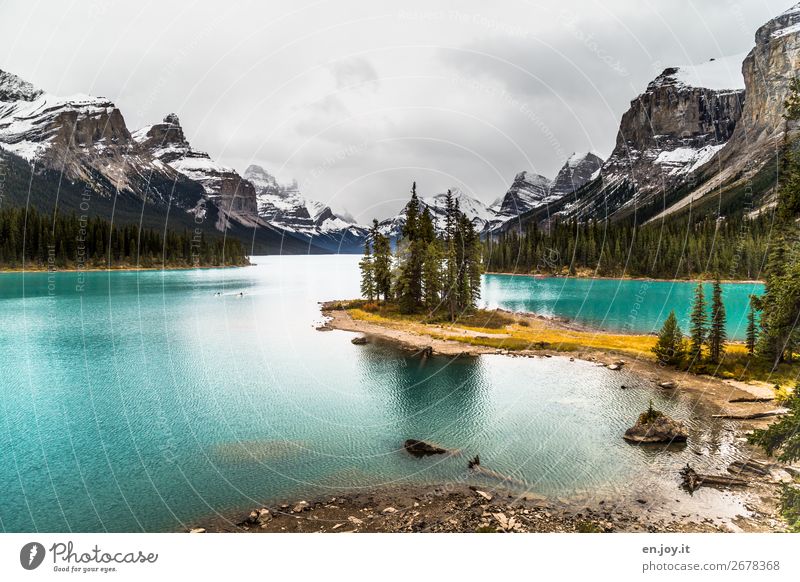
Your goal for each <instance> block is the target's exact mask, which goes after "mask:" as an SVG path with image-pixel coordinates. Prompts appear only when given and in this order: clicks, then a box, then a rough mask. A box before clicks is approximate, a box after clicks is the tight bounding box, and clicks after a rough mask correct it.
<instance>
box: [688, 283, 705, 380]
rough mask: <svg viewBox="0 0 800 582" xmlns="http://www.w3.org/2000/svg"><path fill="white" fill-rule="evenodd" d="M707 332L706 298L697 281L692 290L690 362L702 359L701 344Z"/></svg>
mask: <svg viewBox="0 0 800 582" xmlns="http://www.w3.org/2000/svg"><path fill="white" fill-rule="evenodd" d="M707 333H708V317H707V315H706V299H705V294H704V293H703V284H702V283H698V284H697V287H695V290H694V302H693V303H692V314H691V319H690V328H689V359H690V363H693V364H698V363H700V361H701V360H702V359H703V344H704V343H705V341H706V335H707Z"/></svg>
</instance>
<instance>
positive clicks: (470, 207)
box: [378, 187, 503, 239]
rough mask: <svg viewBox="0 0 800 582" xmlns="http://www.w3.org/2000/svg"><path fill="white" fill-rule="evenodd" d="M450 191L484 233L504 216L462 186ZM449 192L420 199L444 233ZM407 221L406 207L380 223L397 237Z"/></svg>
mask: <svg viewBox="0 0 800 582" xmlns="http://www.w3.org/2000/svg"><path fill="white" fill-rule="evenodd" d="M450 193H451V195H452V197H453V200H454V201H455V202H458V207H459V210H461V212H463V213H464V214H465V215H466V216H467V218H469V219H470V220H471V221H472V224H473V226H475V230H476V231H477V232H479V233H482V232H484V231H486V230H489V229H491V228H492V227H493V226H495V225H497V224H499V222H500V221H502V220H503V218H502V217H501V216H500V215H498V214H497V212H496V211H494V210H492V209H491V208H489V207H487V206H486V205H485V204H484V203H483V202H481V201H480V200H478V199H477V198H473V197H472V196H469V195H468V194H465V193H464V192H463V191H462V190H461V189H460V188H457V187H453V188H451V189H450ZM446 200H447V193H446V192H442V193H440V194H434V195H433V196H424V197H421V198H420V199H419V202H420V206H421V207H427V208H428V210H429V211H430V213H431V218H433V225H434V228H435V229H436V231H437V232H438V233H440V234H441V233H443V232H444V228H445V221H446V217H445V211H446V208H447V203H446ZM405 223H406V219H405V207H404V208H403V210H402V211H400V213H399V214H397V215H396V216H393V217H391V218H388V219H386V220H383V221H381V222H380V223H379V227H378V228H379V230H380V232H381V233H382V234H384V235H386V236H388V237H390V238H393V239H396V238H398V237H399V236H400V235H401V233H402V232H403V226H404V225H405Z"/></svg>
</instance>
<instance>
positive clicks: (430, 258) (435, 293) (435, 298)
mask: <svg viewBox="0 0 800 582" xmlns="http://www.w3.org/2000/svg"><path fill="white" fill-rule="evenodd" d="M442 281H443V279H442V249H441V243H440V242H439V241H438V240H432V241H430V242H429V243H428V246H427V248H426V250H425V263H424V265H423V269H422V283H423V296H424V301H425V305H426V306H427V308H428V309H429V310H430V311H431V312H433V311H435V310H436V309H438V307H439V304H440V302H441V294H442Z"/></svg>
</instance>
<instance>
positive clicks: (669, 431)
mask: <svg viewBox="0 0 800 582" xmlns="http://www.w3.org/2000/svg"><path fill="white" fill-rule="evenodd" d="M688 436H689V435H688V434H687V432H686V429H685V428H684V426H683V423H682V422H680V421H678V420H674V419H672V418H670V417H669V416H667V415H666V414H664V413H663V412H661V411H660V410H656V409H654V408H653V403H652V402H651V403H650V407H649V408H648V409H647V410H646V411H645V412H643V413H641V414H640V415H639V418H638V419H637V420H636V424H634V425H633V426H632V427H631V428H629V429H628V430H626V431H625V435H624V436H623V437H622V438H624V439H625V440H626V441H628V442H632V443H678V442H686V439H687V438H688Z"/></svg>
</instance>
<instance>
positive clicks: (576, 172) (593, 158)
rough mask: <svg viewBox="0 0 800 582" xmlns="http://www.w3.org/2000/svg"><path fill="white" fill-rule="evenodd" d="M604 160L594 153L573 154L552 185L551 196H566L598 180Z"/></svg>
mask: <svg viewBox="0 0 800 582" xmlns="http://www.w3.org/2000/svg"><path fill="white" fill-rule="evenodd" d="M602 166H603V159H602V158H601V157H599V156H597V155H595V154H593V153H592V152H587V153H585V154H572V155H571V156H570V157H569V159H568V160H567V161H566V163H565V164H564V165H563V166H562V167H561V170H559V172H558V174H557V175H556V179H555V180H553V183H552V184H551V185H550V194H551V195H553V196H558V197H562V196H566V195H568V194H572V193H573V192H575V191H576V190H578V189H579V188H582V187H583V186H584V185H586V184H587V183H588V182H590V181H591V180H594V179H595V178H597V176H598V173H599V171H600V168H601V167H602Z"/></svg>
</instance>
